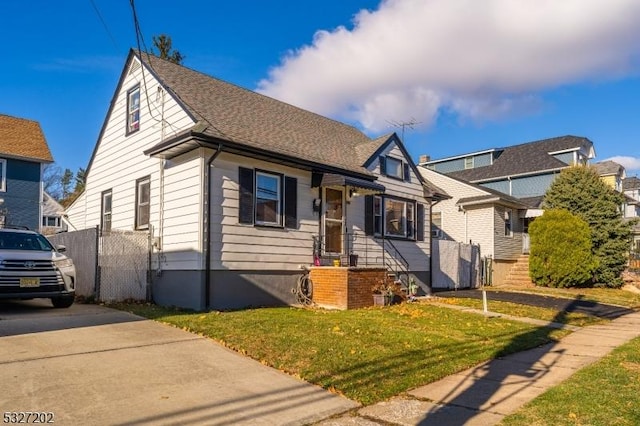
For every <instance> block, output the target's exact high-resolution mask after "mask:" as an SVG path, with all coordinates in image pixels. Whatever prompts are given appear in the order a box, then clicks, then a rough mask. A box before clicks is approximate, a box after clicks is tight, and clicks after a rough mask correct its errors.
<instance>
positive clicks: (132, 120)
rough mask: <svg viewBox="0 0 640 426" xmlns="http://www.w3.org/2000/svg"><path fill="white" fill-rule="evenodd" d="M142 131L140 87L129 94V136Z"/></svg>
mask: <svg viewBox="0 0 640 426" xmlns="http://www.w3.org/2000/svg"><path fill="white" fill-rule="evenodd" d="M138 130H140V86H136V87H134V88H133V89H130V90H129V91H128V92H127V134H130V133H133V132H137V131H138Z"/></svg>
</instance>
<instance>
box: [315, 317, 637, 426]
mask: <svg viewBox="0 0 640 426" xmlns="http://www.w3.org/2000/svg"><path fill="white" fill-rule="evenodd" d="M448 306H449V307H450V306H451V305H448ZM478 312H479V313H481V312H482V311H478ZM510 319H517V318H515V317H513V318H510ZM523 320H524V321H527V322H530V321H529V320H528V319H523ZM556 326H562V325H560V324H556ZM638 336H640V312H633V313H630V314H627V315H624V316H621V317H619V318H617V319H615V320H613V321H611V322H608V323H606V324H599V325H593V326H589V327H584V328H580V329H578V330H576V331H574V332H573V333H572V334H570V335H569V336H567V337H565V338H563V339H562V340H561V341H560V342H558V343H549V344H546V345H544V346H541V347H538V348H535V349H531V350H528V351H523V352H519V353H515V354H511V355H508V356H505V357H503V358H499V359H495V360H491V361H488V362H486V363H483V364H480V365H478V366H476V367H474V368H471V369H469V370H466V371H462V372H460V373H458V374H454V375H452V376H449V377H445V378H444V379H442V380H439V381H437V382H434V383H431V384H428V385H426V386H421V387H419V388H416V389H413V390H411V391H409V392H407V393H406V394H405V395H402V396H398V397H395V398H392V399H390V400H388V401H384V402H380V403H378V404H374V405H370V406H368V407H364V408H360V409H358V410H357V411H355V412H352V413H350V414H348V415H343V416H341V417H338V418H333V419H328V420H325V421H323V422H321V423H319V424H320V425H322V426H329V425H335V426H341V425H376V424H400V425H418V424H419V425H438V426H441V425H478V426H487V425H493V424H496V423H498V422H500V421H501V420H502V418H503V417H504V416H506V415H508V414H511V413H513V412H515V411H517V410H518V409H519V408H520V407H522V406H523V405H524V404H525V403H527V402H529V401H531V400H532V399H534V398H535V397H537V396H538V395H540V394H542V393H543V392H545V391H546V390H547V389H549V388H551V387H552V386H555V385H558V384H559V383H561V382H562V381H564V380H565V379H567V378H568V377H570V376H571V375H572V374H574V373H575V372H576V371H578V370H579V369H581V368H583V367H585V366H587V365H589V364H591V363H593V362H595V361H597V360H599V359H600V358H602V357H603V356H605V355H607V354H609V353H610V352H611V351H612V350H613V349H614V348H616V347H618V346H620V345H622V344H624V343H627V342H628V341H630V340H631V339H633V338H635V337H638Z"/></svg>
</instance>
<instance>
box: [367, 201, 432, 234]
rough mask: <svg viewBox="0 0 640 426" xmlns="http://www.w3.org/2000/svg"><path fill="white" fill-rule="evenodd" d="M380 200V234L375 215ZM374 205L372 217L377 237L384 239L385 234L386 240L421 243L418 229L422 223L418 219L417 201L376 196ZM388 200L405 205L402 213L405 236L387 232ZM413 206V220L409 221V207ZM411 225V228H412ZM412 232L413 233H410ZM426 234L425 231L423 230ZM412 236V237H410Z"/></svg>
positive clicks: (373, 229) (374, 232) (372, 205)
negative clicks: (377, 200) (377, 202)
mask: <svg viewBox="0 0 640 426" xmlns="http://www.w3.org/2000/svg"><path fill="white" fill-rule="evenodd" d="M376 199H379V200H380V215H379V217H380V226H381V228H382V229H381V230H380V232H378V231H377V230H376V226H375V217H376V216H377V215H376V213H375V200H376ZM372 200H373V201H372V204H371V210H372V216H371V220H372V222H373V224H372V234H371V235H373V236H375V237H383V233H384V238H386V239H395V240H403V241H420V240H419V239H418V228H419V226H420V225H419V224H420V221H419V219H418V202H417V201H416V200H411V199H408V198H401V197H395V196H389V195H374V196H373V197H372ZM388 200H392V201H396V202H401V203H404V207H403V212H402V218H403V221H404V236H403V235H398V234H390V233H388V232H387V219H386V217H387V210H386V203H387V201H388ZM408 205H411V211H412V216H413V217H412V219H411V220H408V219H407V210H408V209H407V206H408ZM410 225H411V226H410ZM409 231H411V232H409ZM422 231H423V232H424V229H423V230H422ZM409 234H410V235H409Z"/></svg>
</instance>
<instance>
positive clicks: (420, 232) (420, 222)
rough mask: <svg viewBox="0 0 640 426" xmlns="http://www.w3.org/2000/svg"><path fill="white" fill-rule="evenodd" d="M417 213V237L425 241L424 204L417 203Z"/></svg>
mask: <svg viewBox="0 0 640 426" xmlns="http://www.w3.org/2000/svg"><path fill="white" fill-rule="evenodd" d="M416 214H417V215H418V217H417V218H416V239H417V240H418V241H424V204H418V205H417V208H416Z"/></svg>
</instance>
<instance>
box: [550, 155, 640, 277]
mask: <svg viewBox="0 0 640 426" xmlns="http://www.w3.org/2000/svg"><path fill="white" fill-rule="evenodd" d="M623 202H624V196H623V195H622V194H621V193H619V192H617V191H615V190H614V189H613V188H611V187H609V186H608V185H607V184H606V183H605V182H603V181H602V179H600V176H598V173H597V172H596V170H595V168H593V167H589V166H586V167H585V166H574V167H570V168H567V169H564V170H563V171H562V172H561V173H560V175H559V176H558V177H557V178H556V179H555V180H554V182H553V183H552V184H551V186H550V187H549V189H548V190H547V193H546V194H545V196H544V204H543V207H544V208H545V209H565V210H568V211H570V212H571V213H573V214H575V215H577V216H579V217H581V218H582V219H583V220H584V221H585V222H587V223H588V224H589V228H590V229H591V243H592V252H593V254H594V255H595V256H596V258H597V259H598V261H599V266H598V268H597V269H596V271H595V273H594V280H593V283H594V285H595V286H596V287H616V288H617V287H621V286H622V284H623V282H622V278H621V276H620V275H621V273H622V271H623V270H624V268H625V266H626V263H627V255H628V253H629V249H630V247H631V226H632V224H631V223H629V222H625V221H623V219H622V211H621V208H622V203H623Z"/></svg>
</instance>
